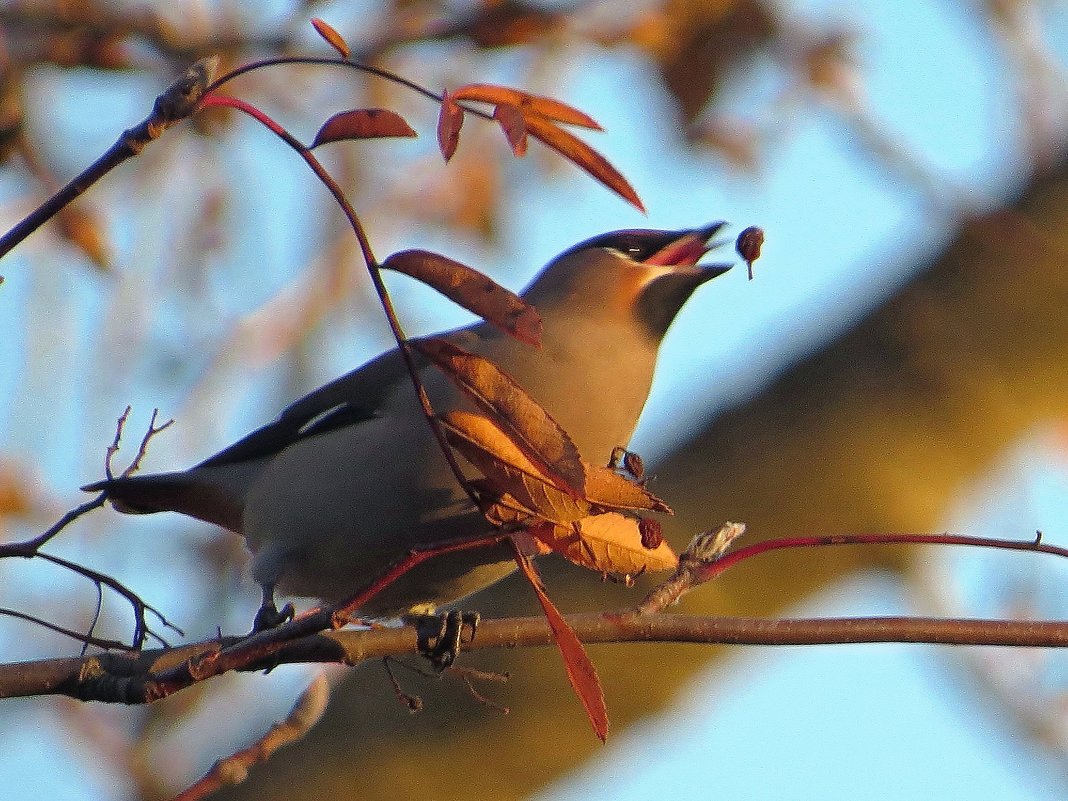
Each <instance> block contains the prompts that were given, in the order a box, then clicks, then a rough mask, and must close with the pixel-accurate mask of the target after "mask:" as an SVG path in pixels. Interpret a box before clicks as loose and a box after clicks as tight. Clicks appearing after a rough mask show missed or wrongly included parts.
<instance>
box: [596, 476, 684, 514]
mask: <svg viewBox="0 0 1068 801" xmlns="http://www.w3.org/2000/svg"><path fill="white" fill-rule="evenodd" d="M586 498H587V499H588V500H589V501H590V503H593V504H595V505H597V506H604V507H607V508H609V509H634V510H648V511H650V512H663V513H664V514H669V515H670V514H674V512H673V511H672V510H671V507H670V506H668V505H667V504H666V503H665V502H664V501H663V500H661V499H660V498H658V497H656V496H655V495H653V493H651V492H649V490H647V489H646V488H645V487H643V486H642V485H641V484H638V483H637V482H635V481H631V480H630V479H628V478H625V477H624V476H621V475H620V474H619V473H617V472H616V471H615V470H610V469H608V468H607V467H599V466H597V465H586Z"/></svg>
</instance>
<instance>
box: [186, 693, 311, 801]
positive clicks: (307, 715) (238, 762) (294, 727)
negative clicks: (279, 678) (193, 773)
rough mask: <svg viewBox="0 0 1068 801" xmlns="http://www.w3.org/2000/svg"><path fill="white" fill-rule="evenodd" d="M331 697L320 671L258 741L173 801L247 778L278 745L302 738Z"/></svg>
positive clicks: (192, 799)
mask: <svg viewBox="0 0 1068 801" xmlns="http://www.w3.org/2000/svg"><path fill="white" fill-rule="evenodd" d="M329 698H330V685H329V684H328V683H327V681H326V678H325V677H324V676H323V675H322V674H321V673H320V674H319V675H318V676H316V677H315V678H314V679H313V680H312V683H311V684H310V685H308V688H307V689H306V690H305V691H304V692H303V693H301V695H300V698H298V699H297V702H296V703H295V704H294V705H293V709H292V710H290V712H289V715H288V716H286V719H285V720H283V721H282V722H281V723H276V724H275V725H274V726H272V727H271V729H270V731H268V732H267V733H266V734H264V735H263V736H262V737H261V738H260V739H259V740H257V741H256V742H255V743H253V744H252V745H250V746H249V747H248V748H244V749H242V750H240V751H238V752H237V753H235V754H233V755H232V756H229V757H227V758H226V759H220V760H219V761H218V762H216V763H215V764H214V765H213V766H212V768H211V770H209V771H208V772H207V774H205V775H204V777H203V778H201V779H200V780H199V781H197V782H196V783H194V784H193V785H191V786H190V787H188V788H186V789H185V790H183V791H182V792H180V793H179V794H178V795H176V796H175V797H174V801H199V800H200V799H202V798H206V797H207V796H209V795H211V794H212V793H214V792H215V791H216V790H218V789H220V788H222V787H225V786H226V785H229V784H240V783H241V782H243V781H244V780H245V779H246V778H248V771H249V768H251V767H252V766H253V765H256V764H257V763H260V762H265V761H267V759H268V758H269V757H270V756H271V754H273V753H274V752H275V751H277V750H278V749H279V748H281V747H283V746H286V745H289V744H290V743H295V742H297V741H298V740H300V739H302V738H303V737H304V736H305V735H306V734H307V733H308V732H309V731H311V728H312V726H314V725H315V724H316V723H318V722H319V719H320V718H321V717H322V716H323V712H325V711H326V704H327V701H328V700H329Z"/></svg>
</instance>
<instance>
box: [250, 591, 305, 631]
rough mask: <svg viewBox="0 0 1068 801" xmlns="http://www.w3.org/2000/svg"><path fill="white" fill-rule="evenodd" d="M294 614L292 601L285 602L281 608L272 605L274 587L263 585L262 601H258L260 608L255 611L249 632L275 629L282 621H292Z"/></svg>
mask: <svg viewBox="0 0 1068 801" xmlns="http://www.w3.org/2000/svg"><path fill="white" fill-rule="evenodd" d="M295 614H296V610H294V608H293V604H292V603H286V604H285V606H284V607H282V609H281V610H279V608H278V607H277V606H274V587H273V586H264V594H263V601H261V603H260V609H258V610H257V611H256V616H255V619H254V621H253V622H252V631H250V632H249V633H251V634H258V633H260V632H261V631H267V630H268V629H276V628H278V627H279V626H281V625H282V624H283V623H288V622H289V621H292V619H293V617H294V615H295Z"/></svg>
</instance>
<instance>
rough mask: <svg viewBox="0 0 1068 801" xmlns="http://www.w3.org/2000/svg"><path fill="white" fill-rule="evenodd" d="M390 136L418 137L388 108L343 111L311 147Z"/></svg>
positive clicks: (332, 120)
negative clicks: (346, 140) (347, 140)
mask: <svg viewBox="0 0 1068 801" xmlns="http://www.w3.org/2000/svg"><path fill="white" fill-rule="evenodd" d="M388 136H416V133H415V131H413V130H412V127H411V126H410V125H409V124H408V123H407V121H405V119H404V117H402V116H401V115H400V114H398V113H397V112H395V111H390V110H389V109H388V108H357V109H353V110H351V111H342V112H340V113H338V114H335V115H334V116H333V117H331V118H330V119H328V120H327V121H326V122H325V123H324V124H323V127H322V128H320V129H319V132H318V133H317V134H315V140H314V141H313V142H312V143H311V147H313V148H315V147H318V146H319V145H323V144H326V143H327V142H339V141H342V140H345V139H378V138H382V137H388Z"/></svg>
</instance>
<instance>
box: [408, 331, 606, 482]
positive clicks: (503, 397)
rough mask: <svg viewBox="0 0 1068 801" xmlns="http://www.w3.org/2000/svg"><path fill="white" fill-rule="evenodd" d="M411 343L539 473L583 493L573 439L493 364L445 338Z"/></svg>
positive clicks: (582, 474) (583, 468)
mask: <svg viewBox="0 0 1068 801" xmlns="http://www.w3.org/2000/svg"><path fill="white" fill-rule="evenodd" d="M412 344H413V345H414V347H415V348H416V349H417V350H419V352H420V353H422V354H423V355H425V356H426V357H427V358H429V359H430V360H431V361H432V362H434V364H436V365H437V366H438V367H440V368H441V369H442V371H443V372H444V373H445V375H447V376H448V377H449V379H450V380H452V381H453V383H455V384H456V386H458V387H459V388H460V389H461V390H463V391H464V392H465V393H467V395H468V396H470V397H471V398H473V399H474V400H475V401H476V402H478V404H479V405H480V406H482V407H483V408H484V409H485V410H486V411H488V412H490V414H492V415H493V420H494V423H495V424H496V425H498V426H500V427H501V428H502V429H503V430H504V431H505V432H506V436H508V438H509V440H510V441H511V442H512V443H513V444H514V445H516V446H518V447H519V448H520V449H521V450H522V451H523V453H524V455H525V456H527V457H528V458H529V459H530V460H531V461H532V462H533V464H534V465H536V468H537V472H538V473H539V474H540V475H542V476H545V477H546V478H547V479H548V480H549V481H551V482H552V483H553V484H555V485H556V486H557V488H558V489H560V490H562V491H564V492H567V493H569V494H571V495H573V496H575V497H580V496H581V495H582V494H583V493H584V492H585V488H586V466H585V465H584V464H583V462H582V458H581V457H580V456H579V452H578V448H576V447H575V443H574V442H572V441H571V437H569V436H568V434H567V432H566V431H564V429H562V428H561V427H560V425H559V423H557V422H556V421H555V420H553V418H552V417H551V416H550V415H549V413H548V412H546V411H545V410H544V409H543V408H542V407H541V405H540V404H539V403H538V402H537V401H536V400H534V399H533V398H532V397H530V395H528V394H527V393H526V391H525V390H524V389H523V388H522V387H520V386H519V385H518V384H516V383H515V381H513V380H512V379H511V378H510V377H508V376H507V375H505V374H504V373H503V372H501V370H500V368H498V367H497V365H495V364H494V363H493V362H491V361H490V360H489V359H485V358H483V357H481V356H476V355H474V354H473V353H468V352H467V351H464V350H462V349H460V348H458V347H456V346H455V345H453V344H452V343H451V342H448V341H447V340H444V339H424V340H420V341H418V342H414V343H412Z"/></svg>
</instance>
